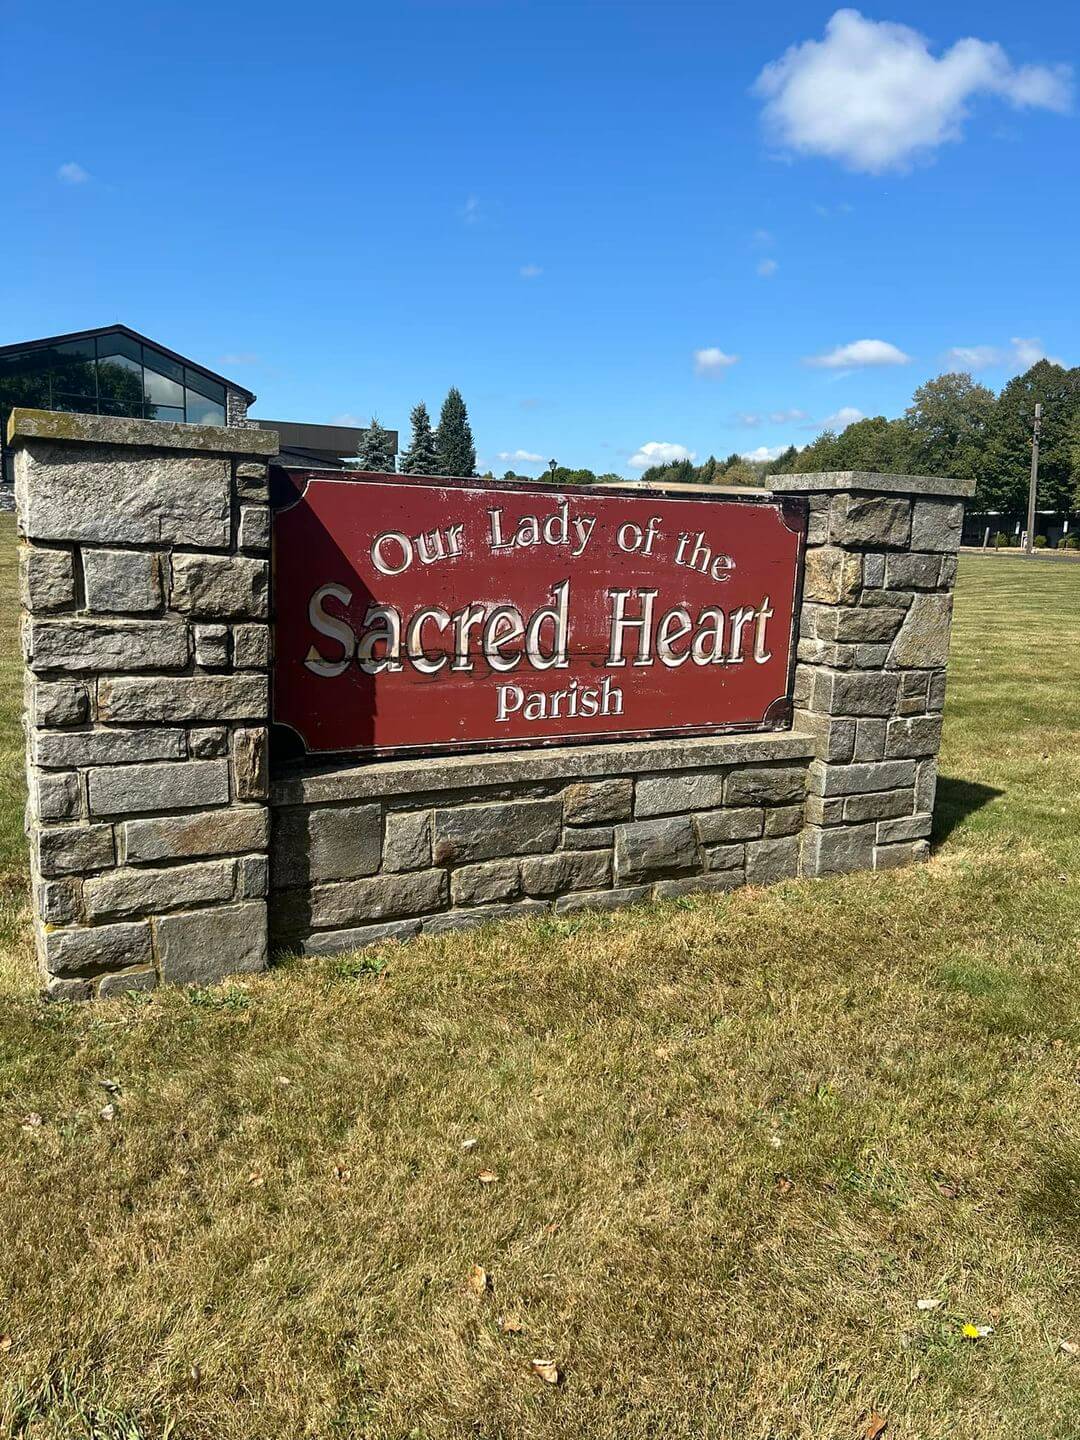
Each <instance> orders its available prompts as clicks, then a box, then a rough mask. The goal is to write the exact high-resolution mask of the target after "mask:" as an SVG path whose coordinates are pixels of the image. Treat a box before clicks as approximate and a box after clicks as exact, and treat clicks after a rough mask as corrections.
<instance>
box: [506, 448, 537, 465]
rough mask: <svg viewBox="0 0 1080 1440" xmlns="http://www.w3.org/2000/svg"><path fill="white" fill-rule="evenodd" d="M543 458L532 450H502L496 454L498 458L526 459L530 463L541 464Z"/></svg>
mask: <svg viewBox="0 0 1080 1440" xmlns="http://www.w3.org/2000/svg"><path fill="white" fill-rule="evenodd" d="M543 458H544V457H543V456H542V455H534V454H533V453H532V451H531V450H500V451H499V453H498V454H497V455H496V456H495V459H496V460H524V461H527V462H528V464H530V465H539V464H540V462H541V460H543Z"/></svg>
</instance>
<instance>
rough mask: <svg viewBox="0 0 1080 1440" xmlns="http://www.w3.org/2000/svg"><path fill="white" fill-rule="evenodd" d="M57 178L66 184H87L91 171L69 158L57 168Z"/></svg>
mask: <svg viewBox="0 0 1080 1440" xmlns="http://www.w3.org/2000/svg"><path fill="white" fill-rule="evenodd" d="M56 178H57V179H58V180H61V181H63V183H64V184H65V185H85V184H86V182H87V181H88V180H89V179H90V171H89V170H84V169H83V167H82V166H81V165H78V164H76V162H75V161H74V160H68V161H67V162H66V163H65V164H63V165H61V166H60V168H59V169H58V170H57V172H56Z"/></svg>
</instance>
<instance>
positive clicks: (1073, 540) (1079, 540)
mask: <svg viewBox="0 0 1080 1440" xmlns="http://www.w3.org/2000/svg"><path fill="white" fill-rule="evenodd" d="M1061 548H1062V549H1063V550H1080V535H1066V536H1065V539H1064V540H1063V541H1062V542H1061Z"/></svg>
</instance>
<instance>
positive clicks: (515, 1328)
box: [499, 1315, 1067, 1344]
mask: <svg viewBox="0 0 1080 1440" xmlns="http://www.w3.org/2000/svg"><path fill="white" fill-rule="evenodd" d="M499 1329H500V1330H501V1331H502V1332H503V1334H504V1335H524V1333H525V1326H524V1325H523V1324H522V1323H521V1321H520V1320H518V1319H517V1318H516V1316H513V1315H500V1316H499ZM1065 1343H1067V1342H1065V1341H1062V1344H1065Z"/></svg>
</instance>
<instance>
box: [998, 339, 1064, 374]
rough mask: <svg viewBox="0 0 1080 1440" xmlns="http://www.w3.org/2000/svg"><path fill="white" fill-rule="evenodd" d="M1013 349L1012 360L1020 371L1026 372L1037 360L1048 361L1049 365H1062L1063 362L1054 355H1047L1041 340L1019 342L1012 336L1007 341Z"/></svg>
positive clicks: (1019, 340)
mask: <svg viewBox="0 0 1080 1440" xmlns="http://www.w3.org/2000/svg"><path fill="white" fill-rule="evenodd" d="M1009 344H1010V345H1011V346H1012V347H1013V359H1014V360H1015V362H1016V363H1017V365H1019V367H1020V369H1021V370H1028V369H1030V368H1031V366H1032V365H1034V364H1036V362H1037V361H1039V360H1049V361H1050V364H1051V365H1064V364H1065V361H1064V360H1059V359H1058V357H1057V356H1056V355H1048V354H1047V353H1046V350H1045V348H1044V347H1043V343H1042V341H1041V340H1035V339H1032V340H1021V339H1020V337H1019V336H1018V335H1014V336H1013V337H1012V339H1011V340H1010V341H1009Z"/></svg>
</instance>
